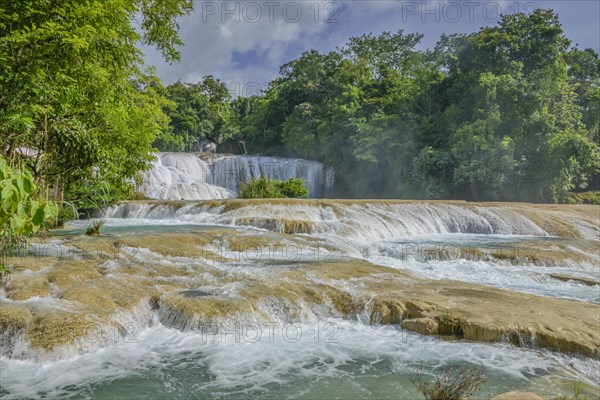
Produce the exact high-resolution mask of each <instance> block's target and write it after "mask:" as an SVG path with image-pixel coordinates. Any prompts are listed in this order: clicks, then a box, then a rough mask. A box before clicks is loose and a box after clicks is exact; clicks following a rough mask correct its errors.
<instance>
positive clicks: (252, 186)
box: [239, 177, 309, 199]
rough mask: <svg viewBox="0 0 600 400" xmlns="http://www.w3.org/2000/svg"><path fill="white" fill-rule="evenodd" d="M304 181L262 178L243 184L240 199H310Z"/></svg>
mask: <svg viewBox="0 0 600 400" xmlns="http://www.w3.org/2000/svg"><path fill="white" fill-rule="evenodd" d="M305 182H306V181H304V180H302V179H295V178H290V179H288V180H287V181H282V180H277V179H273V180H271V179H268V178H265V177H260V178H258V179H254V180H252V181H250V182H248V183H245V184H242V187H241V190H240V195H239V197H240V198H243V199H277V198H285V197H288V198H295V197H308V194H309V193H308V189H307V188H306V186H305Z"/></svg>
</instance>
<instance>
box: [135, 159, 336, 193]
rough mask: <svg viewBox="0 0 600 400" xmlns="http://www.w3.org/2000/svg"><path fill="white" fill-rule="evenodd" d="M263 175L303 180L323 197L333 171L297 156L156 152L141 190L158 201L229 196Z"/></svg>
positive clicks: (330, 185)
mask: <svg viewBox="0 0 600 400" xmlns="http://www.w3.org/2000/svg"><path fill="white" fill-rule="evenodd" d="M260 177H268V178H271V179H282V180H287V179H289V178H297V179H303V180H305V181H306V185H307V188H308V190H309V193H310V197H316V198H320V197H326V196H328V195H329V194H330V192H331V188H332V184H333V177H334V173H333V168H332V167H326V166H325V165H324V164H323V163H321V162H318V161H309V160H302V159H294V158H283V157H260V156H235V155H221V154H216V155H210V156H209V157H206V158H205V159H203V158H201V156H200V155H199V154H194V153H157V154H156V161H154V163H153V166H152V168H151V169H150V170H148V171H147V172H146V173H145V174H144V181H143V184H142V187H141V190H142V192H143V193H144V194H145V195H146V197H148V198H151V199H157V200H207V199H227V198H232V197H236V195H237V193H238V192H239V190H240V186H241V184H243V183H247V182H250V181H251V180H252V179H256V178H260Z"/></svg>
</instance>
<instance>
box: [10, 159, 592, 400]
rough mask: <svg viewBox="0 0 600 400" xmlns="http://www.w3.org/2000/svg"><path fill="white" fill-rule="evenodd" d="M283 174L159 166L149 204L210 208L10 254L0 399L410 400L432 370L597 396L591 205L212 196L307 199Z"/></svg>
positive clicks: (152, 208)
mask: <svg viewBox="0 0 600 400" xmlns="http://www.w3.org/2000/svg"><path fill="white" fill-rule="evenodd" d="M281 160H282V159H277V162H276V163H273V164H269V162H268V161H269V160H268V159H263V158H260V159H258V158H254V157H235V156H231V157H223V156H219V155H216V156H214V158H213V159H212V160H202V159H201V158H200V157H198V156H196V155H194V154H186V155H182V154H177V155H173V154H169V153H163V154H161V155H160V157H159V160H157V168H155V169H154V170H153V171H151V172H149V174H148V175H149V176H148V177H147V179H146V181H145V185H146V190H147V192H146V193H153V194H154V196H156V197H161V196H162V197H165V198H169V197H170V196H173V197H179V199H181V198H192V197H202V196H205V197H213V199H211V200H207V201H202V200H198V201H180V200H177V201H165V200H161V201H133V202H126V203H122V204H118V205H116V206H114V207H111V208H108V209H106V210H104V211H103V213H102V215H101V217H102V218H103V219H104V222H105V225H104V230H103V232H102V234H101V235H100V236H98V237H88V236H86V235H82V234H81V233H82V232H83V231H84V230H85V228H86V226H87V225H88V224H89V221H84V220H82V221H73V222H70V223H69V225H68V227H67V230H65V231H62V232H60V234H58V235H56V236H49V237H48V238H39V239H38V240H39V242H37V243H33V244H34V245H33V247H32V248H31V253H30V254H29V255H26V256H14V257H11V258H10V260H9V262H11V263H12V264H13V265H14V266H15V271H16V272H15V274H14V276H12V277H11V279H10V280H6V281H4V283H3V286H2V287H1V289H0V374H1V375H0V377H1V378H2V386H0V397H3V398H7V399H20V398H38V397H51V398H83V397H90V398H92V397H94V398H95V397H98V396H99V397H102V396H104V395H108V396H110V397H114V398H132V397H133V398H135V397H152V396H155V397H156V395H157V393H158V396H161V397H164V398H173V397H181V398H185V397H189V396H192V397H203V398H225V399H232V400H233V399H236V398H240V397H243V398H247V397H250V396H257V395H258V396H261V395H262V396H264V398H289V397H294V398H315V397H318V396H319V395H322V394H323V393H330V394H331V396H330V397H334V396H337V397H340V396H342V397H345V398H354V397H358V398H373V397H375V398H386V396H387V397H390V393H391V394H392V396H393V397H394V398H397V397H400V398H416V396H417V394H416V391H415V390H414V387H413V385H412V383H411V382H410V378H411V374H412V372H413V371H414V368H416V367H419V368H423V369H424V370H425V371H427V373H428V372H435V371H436V370H437V368H438V367H439V366H440V365H443V366H452V367H455V366H457V365H458V366H463V365H476V366H481V367H483V368H484V369H485V375H486V378H487V379H488V381H489V382H490V384H489V385H488V386H486V387H484V388H483V389H482V391H481V396H483V398H489V397H491V396H492V395H495V394H498V393H499V392H500V391H509V390H528V391H534V392H538V393H540V394H542V395H544V396H546V397H547V398H552V396H555V395H557V394H562V393H565V392H568V391H569V390H572V380H573V379H576V380H578V381H581V382H583V383H584V384H585V385H588V386H585V389H584V390H586V393H587V394H590V393H596V392H594V390H595V389H594V388H595V387H596V386H595V385H597V383H596V382H597V379H596V377H597V371H598V368H599V366H600V361H598V360H599V359H598V354H600V346H598V343H599V342H598V332H597V323H598V315H599V314H598V310H599V307H600V297H599V296H598V287H600V286H599V284H600V282H598V280H597V272H598V265H599V263H598V261H600V253H599V252H598V246H597V240H598V235H599V233H600V221H599V220H598V216H597V208H593V207H592V206H567V205H560V206H556V205H537V204H536V205H531V204H519V203H506V204H498V203H467V202H461V201H394V200H330V199H319V200H317V199H252V200H245V199H244V200H242V199H223V200H216V199H214V198H216V197H218V196H221V197H228V196H234V195H235V190H236V188H237V186H236V185H238V183H239V182H243V181H246V180H247V179H250V178H252V177H256V176H261V175H262V174H267V173H269V174H271V175H269V176H272V177H277V178H281V179H285V178H286V177H289V176H299V175H300V176H301V177H306V178H309V179H308V180H309V185H310V184H311V182H312V184H315V185H316V187H317V188H318V187H319V185H320V183H319V179H320V178H319V176H318V175H319V174H321V173H323V171H324V170H323V169H321V170H319V169H316V170H315V171H317V172H314V171H313V172H311V171H310V166H311V162H298V163H297V164H296V165H293V166H291V167H288V169H287V170H286V169H285V168H283V165H284V163H283V162H282V161H281ZM303 163H305V164H303ZM269 168H271V170H270V169H269ZM311 174H312V175H311ZM153 179H154V180H153ZM165 182H168V184H165V185H163V184H164V183H165ZM217 184H218V185H217ZM161 185H163V186H161ZM152 190H153V191H154V192H152ZM315 190H317V189H315ZM211 191H212V192H211ZM317 193H318V192H317ZM432 250H433V252H432ZM465 250H466V252H465ZM465 253H466V254H465ZM432 256H433V257H432ZM528 257H529V258H528ZM557 277H558V278H557ZM420 324H421V325H420ZM431 324H433V325H431ZM431 326H433V328H431V329H433V332H429V333H431V334H433V335H435V334H439V335H444V336H447V335H455V336H457V338H456V339H458V340H452V341H445V340H439V339H435V338H433V337H432V336H429V335H427V334H426V335H421V334H420V333H423V329H422V328H423V327H431ZM456 326H458V328H456ZM428 329H429V328H428ZM417 332H418V333H417ZM461 339H465V340H461ZM494 341H495V342H496V343H490V342H494ZM477 342H483V343H477ZM515 346H519V347H515ZM240 360H243V362H240ZM72 371H77V372H78V373H77V374H73V373H72ZM374 375H376V376H380V377H383V378H378V380H377V382H376V383H377V384H376V385H373V376H374ZM386 377H389V380H387V378H386ZM148 382H152V384H148ZM375 386H376V387H377V388H379V387H382V389H381V391H380V392H373V391H372V389H373V387H375ZM157 388H158V389H157ZM356 388H358V389H359V390H358V391H357V390H356ZM328 390H330V392H327V391H328ZM340 390H341V392H340ZM132 393H133V394H132ZM356 393H359V394H360V395H359V396H356V395H355V394H356Z"/></svg>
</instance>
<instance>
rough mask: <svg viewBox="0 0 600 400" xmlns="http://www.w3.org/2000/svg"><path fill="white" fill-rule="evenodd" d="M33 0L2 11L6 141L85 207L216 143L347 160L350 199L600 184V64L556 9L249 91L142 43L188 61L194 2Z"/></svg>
mask: <svg viewBox="0 0 600 400" xmlns="http://www.w3.org/2000/svg"><path fill="white" fill-rule="evenodd" d="M30 3H34V5H35V6H37V9H36V10H35V11H36V12H34V11H31V12H30V13H29V14H28V15H26V12H25V11H21V10H18V8H19V7H18V6H16V5H9V6H8V7H12V8H14V9H15V10H12V13H11V12H10V10H8V11H7V10H4V12H0V32H1V35H0V90H1V95H0V110H1V111H0V130H1V131H2V132H3V135H2V139H1V140H2V142H1V143H0V144H1V146H0V150H1V151H2V152H3V155H4V157H5V158H6V159H7V160H8V161H9V164H10V165H11V166H13V167H14V166H20V167H21V168H27V169H29V170H31V171H32V173H33V175H34V177H36V179H37V181H38V183H39V184H40V185H42V187H49V186H52V187H54V188H56V187H60V188H61V190H62V192H63V193H64V196H65V198H68V199H70V200H71V201H73V202H74V203H75V204H77V205H79V206H86V205H89V203H93V202H94V201H95V200H94V199H95V197H97V196H98V193H100V192H102V193H103V194H104V195H105V198H107V199H113V200H114V199H119V198H124V197H127V196H131V194H132V193H131V180H132V179H137V177H138V172H139V171H140V170H142V169H144V168H147V166H148V163H149V161H150V160H151V159H152V156H151V154H150V152H151V151H152V150H153V148H154V149H159V150H163V151H196V150H198V146H199V144H200V143H203V142H206V141H211V142H215V143H217V145H218V151H219V152H230V153H238V154H244V153H245V152H247V153H248V154H261V155H278V156H294V157H302V158H307V159H314V160H320V161H323V162H325V163H328V164H331V165H333V166H334V167H335V170H336V178H337V181H336V185H335V187H336V195H337V196H339V197H361V198H413V199H467V200H477V201H482V200H500V201H513V200H518V201H531V202H564V201H565V200H566V199H567V197H568V196H570V195H569V193H570V192H583V191H590V190H598V189H597V188H598V186H599V183H600V161H599V160H600V158H599V157H600V152H599V147H598V141H599V139H600V135H599V126H600V112H599V111H600V60H599V58H598V54H597V53H596V52H595V51H594V50H592V49H586V50H581V49H579V48H577V47H575V46H572V43H571V41H570V40H569V39H568V38H566V37H565V35H564V32H563V30H562V27H561V25H560V22H559V17H558V15H556V14H555V13H554V12H553V11H552V10H542V9H539V10H536V11H534V12H532V13H531V14H522V13H518V14H512V15H505V16H504V17H503V18H502V19H501V21H500V22H499V23H498V25H497V26H494V27H484V28H481V29H480V30H479V31H478V32H475V33H471V34H466V35H462V34H461V35H444V36H442V37H441V38H440V40H439V41H438V43H437V45H436V46H435V48H433V49H430V50H426V51H423V50H417V46H418V44H419V42H420V40H421V39H422V35H420V34H412V33H411V34H407V33H405V32H403V31H402V30H399V31H398V32H396V33H391V32H384V33H382V34H381V35H379V36H376V35H372V34H367V35H363V36H360V37H353V38H350V39H349V40H348V42H347V44H346V45H345V46H344V47H342V48H339V49H337V50H336V51H332V52H330V53H327V54H322V53H319V52H318V51H315V50H311V51H307V52H305V53H303V54H302V55H301V56H300V57H299V58H297V59H295V60H293V61H291V62H289V63H287V64H285V65H283V66H282V67H281V69H280V73H279V76H278V77H277V78H276V79H274V80H273V81H272V82H270V84H269V86H268V88H267V90H266V91H265V92H264V93H262V94H260V95H258V96H253V97H240V98H236V99H232V98H231V96H230V93H229V90H228V88H227V86H226V85H225V83H223V82H221V81H219V80H218V79H217V78H216V77H212V76H208V77H205V78H204V80H203V81H202V82H198V83H182V82H177V83H175V84H173V85H170V86H167V87H164V86H163V85H162V84H161V83H160V80H159V79H158V78H157V77H156V76H154V74H153V71H152V70H151V69H148V68H146V67H144V66H143V64H142V61H141V53H140V51H139V49H137V48H136V47H135V46H134V45H132V43H138V42H144V43H149V44H154V45H156V46H157V47H158V48H159V49H160V50H162V51H163V54H164V55H165V58H166V59H167V60H177V58H178V56H179V54H178V53H177V51H176V50H175V47H174V46H176V45H177V44H179V43H180V41H179V38H178V36H177V33H176V30H175V24H174V22H173V21H174V20H175V18H176V17H177V16H179V15H183V14H185V13H188V12H190V10H191V7H192V3H191V2H189V1H183V0H169V1H166V3H168V4H171V7H163V8H160V9H156V10H147V9H143V7H142V9H137V8H135V7H134V5H135V4H138V5H139V4H142V5H143V4H146V2H143V1H142V2H135V1H133V0H127V1H125V2H123V1H121V2H117V1H116V0H111V1H107V2H102V3H100V2H88V3H85V4H78V5H77V6H76V7H75V6H74V7H67V6H65V7H64V8H63V9H59V10H58V11H57V9H56V8H50V7H49V6H48V5H47V4H46V3H45V2H43V1H41V0H37V1H33V2H30ZM110 3H115V4H117V3H119V4H121V3H127V4H130V5H131V7H129V9H127V10H124V11H121V12H120V11H115V10H118V9H120V8H122V6H120V8H119V7H117V6H116V5H115V6H114V7H113V8H112V9H111V8H110V7H111V6H110ZM147 3H148V4H152V2H147ZM5 7H6V6H5ZM32 7H34V6H32ZM40 10H41V11H40ZM132 12H133V13H134V14H135V15H139V13H141V15H142V16H144V17H143V21H142V24H141V26H142V27H143V28H144V29H145V30H144V32H143V33H139V32H138V31H137V30H135V29H133V28H131V26H130V22H129V20H128V16H131V15H132V14H131V13H132ZM11 16H12V17H11ZM115 21H117V22H115ZM165 21H166V22H165ZM90 27H93V28H94V29H88V28H90ZM57 38H58V39H57ZM23 148H29V149H35V150H36V151H35V153H34V156H33V157H32V156H31V155H23V154H22V153H23V152H22V151H19V149H23ZM571 196H572V195H571Z"/></svg>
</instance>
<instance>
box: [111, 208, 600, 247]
mask: <svg viewBox="0 0 600 400" xmlns="http://www.w3.org/2000/svg"><path fill="white" fill-rule="evenodd" d="M226 204H227V203H223V204H221V205H215V204H214V203H210V204H209V203H202V202H198V203H189V204H185V205H181V204H177V203H171V204H164V203H148V202H145V203H138V202H129V203H123V204H121V205H117V206H114V207H111V208H108V209H106V210H105V211H104V213H103V214H102V216H103V217H104V218H137V219H163V220H171V221H178V220H179V221H181V222H186V223H201V224H202V223H212V224H218V225H238V226H254V227H256V228H261V229H267V230H272V231H276V232H280V233H321V234H334V235H338V236H343V237H345V238H349V239H353V240H355V241H358V242H362V243H372V242H373V240H389V239H394V238H402V237H411V236H415V235H426V234H447V233H470V234H498V235H529V236H561V234H560V233H561V232H558V231H557V229H559V228H560V227H561V226H563V227H564V226H565V221H564V217H561V215H560V213H557V212H555V211H553V210H552V208H547V209H545V208H542V207H541V206H526V205H515V206H512V207H511V206H503V207H498V206H495V205H493V204H490V205H485V204H484V203H482V204H480V205H476V206H475V205H471V204H469V203H466V202H462V203H461V202H420V201H415V202H409V201H400V202H394V201H371V202H365V201H360V200H357V201H327V200H323V201H313V200H308V201H302V200H299V201H285V200H284V201H277V200H264V201H255V202H250V203H237V204H231V205H229V206H228V207H225V205H226ZM569 226H570V228H569V229H570V231H572V232H574V233H575V234H576V235H577V237H581V238H585V239H594V240H597V239H598V237H599V236H600V230H599V228H598V222H597V221H589V220H588V219H587V218H586V216H585V215H579V214H577V213H573V214H572V215H569Z"/></svg>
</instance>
